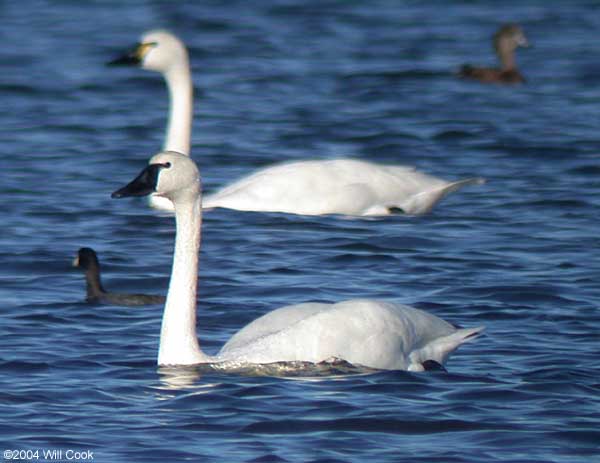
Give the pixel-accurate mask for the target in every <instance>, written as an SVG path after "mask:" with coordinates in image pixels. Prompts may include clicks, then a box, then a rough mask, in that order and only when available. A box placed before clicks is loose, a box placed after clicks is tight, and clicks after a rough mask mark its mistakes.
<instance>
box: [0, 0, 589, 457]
mask: <svg viewBox="0 0 600 463" xmlns="http://www.w3.org/2000/svg"><path fill="white" fill-rule="evenodd" d="M257 3H258V5H257ZM0 15H1V16H0V17H1V18H2V28H1V29H0V36H1V37H2V46H1V47H0V63H2V64H1V65H0V66H1V68H2V77H1V78H0V101H1V102H2V116H1V117H2V124H0V142H1V143H2V151H3V162H2V167H1V168H0V172H1V174H0V209H1V211H2V215H3V232H2V234H0V262H1V263H2V265H1V267H0V301H1V310H2V316H1V318H2V321H1V324H0V345H1V348H0V372H1V375H0V398H1V400H0V403H1V404H2V409H1V410H2V413H1V414H0V443H2V450H7V449H10V450H30V451H34V450H36V449H37V450H39V451H40V452H41V451H42V450H43V449H62V450H63V451H66V450H68V449H71V450H79V451H84V450H90V451H92V452H93V455H94V460H93V461H96V462H113V463H114V462H153V461H156V462H159V461H161V462H162V461H194V462H213V461H214V462H232V461H240V462H363V461H365V460H366V459H369V460H370V461H374V462H379V463H387V462H404V461H406V462H424V463H425V462H426V463H432V462H449V461H453V462H469V463H472V462H481V463H484V462H485V463H489V462H542V461H543V462H569V463H570V462H585V463H588V462H592V461H600V426H599V425H600V379H599V374H600V353H599V347H598V346H599V340H600V336H599V334H600V328H599V327H600V313H599V310H598V307H599V301H600V288H599V286H598V281H599V279H600V252H599V246H600V239H599V237H598V217H599V213H600V180H599V174H600V136H599V135H598V134H599V129H600V55H599V48H598V43H599V42H598V39H599V37H598V30H600V7H599V6H598V4H597V2H593V1H584V0H574V1H569V2H562V1H558V0H556V1H552V0H546V1H543V2H542V1H516V0H515V1H504V2H497V1H478V2H473V1H462V2H461V1H456V2H452V3H449V2H438V1H431V2H417V1H403V2H400V1H395V0H376V1H369V2H358V1H343V2H342V1H331V0H326V1H321V0H319V1H299V0H297V1H291V0H288V1H276V0H270V1H264V2H244V1H237V2H225V1H218V0H212V1H208V2H194V3H192V2H187V4H184V3H183V2H178V3H175V2H170V1H151V0H138V1H132V2H116V1H114V2H111V1H102V2H100V1H97V2H75V1H57V2H45V1H30V2H3V3H2V5H1V6H0ZM505 21H518V22H520V23H521V24H522V25H523V27H524V29H525V31H526V33H527V35H528V37H529V40H530V42H532V44H533V45H534V46H533V48H531V49H529V50H521V51H520V52H519V54H518V62H519V65H520V67H521V69H522V72H523V73H524V75H525V76H526V78H527V79H528V82H527V84H526V85H523V86H519V87H499V86H485V85H480V84H477V83H472V82H464V81H460V80H457V79H456V78H455V77H454V75H453V72H454V71H455V70H456V69H457V68H458V67H459V66H460V64H462V63H464V62H471V63H474V64H489V65H491V64H493V62H494V58H493V56H492V53H491V44H490V41H489V37H490V36H491V34H492V33H493V32H494V30H495V29H496V27H497V26H498V25H499V24H501V23H502V22H505ZM155 27H164V28H168V29H170V30H172V31H173V32H175V33H177V34H178V35H179V36H180V37H181V38H182V39H184V40H185V42H186V43H187V44H188V45H189V48H190V53H191V63H192V66H193V71H194V83H195V88H196V97H197V100H196V104H195V121H194V130H193V157H194V159H195V160H196V161H197V162H198V164H199V165H200V168H201V171H202V175H203V180H204V186H205V190H207V191H211V190H214V189H215V188H217V187H219V186H221V185H224V184H225V183H226V182H228V181H231V180H233V179H235V178H237V177H239V176H240V175H243V174H245V173H248V172H250V171H252V170H253V169H255V168H257V167H260V166H265V165H269V164H271V163H273V162H277V161H283V160H294V159H307V158H315V159H328V158H335V157H340V156H348V157H357V158H361V159H368V160H372V161H375V162H382V163H383V162H385V163H398V164H408V165H415V166H418V167H419V168H420V169H421V170H423V171H426V172H428V173H432V174H434V175H438V176H441V177H444V178H447V179H449V180H452V179H459V178H463V177H469V176H473V175H478V176H483V177H485V178H487V180H488V183H487V184H486V185H483V186H480V187H470V188H468V189H465V190H462V191H461V192H458V193H455V194H453V195H451V196H449V197H448V198H446V199H445V200H444V201H443V202H442V203H441V204H440V205H439V207H437V208H436V209H435V210H434V212H433V213H432V214H431V215H429V216H424V217H419V218H407V217H401V216H393V217H389V218H383V219H369V220H365V219H341V218H337V217H302V216H292V215H284V214H258V213H242V212H236V211H229V210H215V211H212V212H211V213H209V214H207V215H206V217H205V221H204V230H203V243H202V244H203V247H202V253H201V269H200V272H201V276H200V290H199V300H200V301H199V309H198V316H199V319H198V332H199V334H200V339H201V343H202V345H203V348H204V349H206V350H207V351H209V352H212V353H214V352H216V351H217V350H218V349H219V347H220V346H221V345H222V344H223V343H224V342H225V340H227V339H228V338H229V336H231V334H232V333H234V332H235V331H236V330H237V329H239V328H240V327H241V326H243V325H244V324H246V323H247V322H249V321H250V320H252V319H254V318H256V317H258V316H260V315H261V314H263V313H265V312H266V311H268V310H272V309H275V308H277V307H280V306H283V305H287V304H292V303H297V302H302V301H307V300H315V301H338V300H343V299H348V298H353V297H366V298H375V299H383V300H392V301H398V302H402V303H406V304H410V305H414V306H416V307H419V308H422V309H426V310H428V311H430V312H432V313H434V314H436V315H438V316H440V317H442V318H445V319H447V320H449V321H451V322H453V323H456V324H459V325H463V326H477V325H480V324H484V325H486V327H487V331H486V335H485V336H484V337H482V338H480V339H478V340H476V341H475V342H472V343H469V344H466V345H464V346H462V347H461V348H460V349H459V350H458V352H457V353H456V354H455V355H454V357H452V358H451V359H450V361H449V362H448V364H447V368H448V372H447V373H445V372H432V373H424V374H411V373H407V372H384V373H377V374H372V375H360V376H356V375H344V374H340V375H337V376H327V377H321V378H314V379H290V378H286V379H284V378H278V377H273V376H248V375H233V374H225V373H220V372H211V371H202V370H196V369H191V370H190V369H188V370H186V369H175V370H172V369H167V370H164V369H163V370H161V369H157V367H156V365H155V359H156V353H157V343H158V333H159V328H160V318H161V312H162V308H161V307H160V306H150V307H144V308H127V307H118V306H93V305H88V304H86V303H84V302H83V299H84V282H83V277H82V275H81V274H80V273H79V272H77V271H75V269H73V268H71V266H70V263H71V260H72V258H73V257H74V255H75V253H76V252H77V249H78V248H79V247H82V246H89V247H93V248H95V249H96V250H97V251H98V253H99V256H100V259H101V262H102V263H103V268H104V280H105V285H106V286H107V287H108V288H109V289H111V290H113V291H121V292H147V293H164V292H165V290H166V286H167V282H168V274H169V270H170V261H171V253H172V242H173V233H174V224H173V220H172V218H170V217H168V216H162V215H160V214H158V213H157V212H155V211H152V210H150V209H149V208H148V207H147V206H146V204H145V202H144V201H143V200H122V201H115V200H111V199H110V193H111V192H112V191H114V190H115V189H117V188H118V187H120V186H122V185H123V184H124V183H125V182H127V181H129V180H130V179H131V178H133V176H134V175H136V174H137V173H138V172H139V170H140V169H141V168H142V167H143V165H144V164H145V163H146V161H147V159H148V158H149V156H150V155H151V154H153V153H154V152H156V151H157V150H158V149H159V148H160V146H161V144H162V139H163V133H164V125H165V115H166V111H167V96H166V92H165V89H164V84H163V82H162V80H161V78H160V76H159V75H156V74H152V73H149V72H147V71H142V70H139V69H115V68H107V67H105V66H104V63H105V62H106V61H108V60H109V59H111V58H113V57H114V56H115V55H117V54H118V53H119V52H120V51H122V50H123V49H125V48H127V47H128V46H129V45H131V44H133V43H134V42H135V41H136V40H137V38H138V36H139V35H140V34H141V33H142V32H143V31H145V30H147V29H150V28H155ZM340 373H343V372H340ZM5 461H8V460H7V459H6V458H5ZM27 461H44V460H43V459H42V458H41V453H40V458H39V459H37V460H34V459H33V458H32V459H29V460H27ZM45 461H51V460H45ZM78 461H83V460H78Z"/></svg>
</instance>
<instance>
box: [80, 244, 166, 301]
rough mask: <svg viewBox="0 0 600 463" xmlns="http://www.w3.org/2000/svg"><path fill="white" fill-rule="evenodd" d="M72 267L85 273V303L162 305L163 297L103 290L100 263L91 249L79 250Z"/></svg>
mask: <svg viewBox="0 0 600 463" xmlns="http://www.w3.org/2000/svg"><path fill="white" fill-rule="evenodd" d="M73 267H77V268H80V269H82V270H83V271H84V272H85V282H86V298H85V300H86V301H87V302H92V303H100V304H116V305H125V306H140V305H149V304H163V303H164V302H165V297H164V296H158V295H154V294H122V293H111V292H108V291H106V290H105V289H104V287H103V286H102V282H101V281H100V262H98V256H97V255H96V252H95V251H94V250H93V249H91V248H80V249H79V251H78V252H77V256H76V257H75V259H73Z"/></svg>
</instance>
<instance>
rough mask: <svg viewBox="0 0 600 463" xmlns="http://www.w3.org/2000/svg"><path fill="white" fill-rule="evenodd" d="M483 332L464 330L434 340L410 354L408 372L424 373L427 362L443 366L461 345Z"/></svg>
mask: <svg viewBox="0 0 600 463" xmlns="http://www.w3.org/2000/svg"><path fill="white" fill-rule="evenodd" d="M484 330H485V327H483V326H478V327H476V328H464V329H458V330H456V331H454V332H453V333H452V334H449V335H447V336H443V337H441V338H437V339H434V340H433V341H431V342H429V343H427V344H426V345H425V346H423V347H422V348H421V349H419V350H417V351H415V352H412V353H411V354H410V365H409V367H408V369H409V370H410V371H424V370H427V369H431V368H427V366H428V365H429V364H428V363H427V362H430V363H431V362H435V363H438V364H440V365H443V364H444V362H445V361H446V360H447V359H448V357H450V354H452V352H454V351H455V350H456V349H457V348H458V347H459V346H460V345H461V344H464V343H465V342H469V341H473V340H475V339H477V338H478V337H479V336H480V335H481V334H482V333H483V331H484Z"/></svg>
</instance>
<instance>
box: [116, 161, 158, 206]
mask: <svg viewBox="0 0 600 463" xmlns="http://www.w3.org/2000/svg"><path fill="white" fill-rule="evenodd" d="M165 167H168V165H167V164H150V165H148V166H146V168H145V169H144V170H142V172H140V174H139V175H138V176H137V177H136V178H134V179H133V180H132V181H131V182H129V183H128V184H127V185H125V186H124V187H123V188H120V189H118V190H117V191H115V192H113V193H112V194H111V195H110V196H111V198H126V197H129V196H148V195H149V194H151V193H154V192H156V185H157V183H158V174H159V173H160V170H161V169H163V168H165Z"/></svg>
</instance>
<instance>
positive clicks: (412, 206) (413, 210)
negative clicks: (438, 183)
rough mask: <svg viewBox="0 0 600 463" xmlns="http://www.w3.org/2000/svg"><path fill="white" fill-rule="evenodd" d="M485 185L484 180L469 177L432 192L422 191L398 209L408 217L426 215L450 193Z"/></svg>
mask: <svg viewBox="0 0 600 463" xmlns="http://www.w3.org/2000/svg"><path fill="white" fill-rule="evenodd" d="M484 183H485V179H483V178H481V177H471V178H466V179H463V180H458V181H456V182H451V183H447V184H445V185H444V186H442V187H439V188H436V189H434V190H428V191H423V192H421V193H418V194H416V195H414V196H411V197H410V198H408V199H407V200H406V201H404V202H403V203H402V204H401V205H400V208H401V209H402V210H403V211H404V212H405V213H406V214H410V215H421V214H427V213H428V212H430V211H431V209H433V206H435V205H436V204H437V203H438V202H439V201H440V200H442V199H443V198H445V197H446V196H447V195H449V194H450V193H452V192H454V191H457V190H460V189H461V188H462V187H464V186H467V185H482V184H484Z"/></svg>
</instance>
